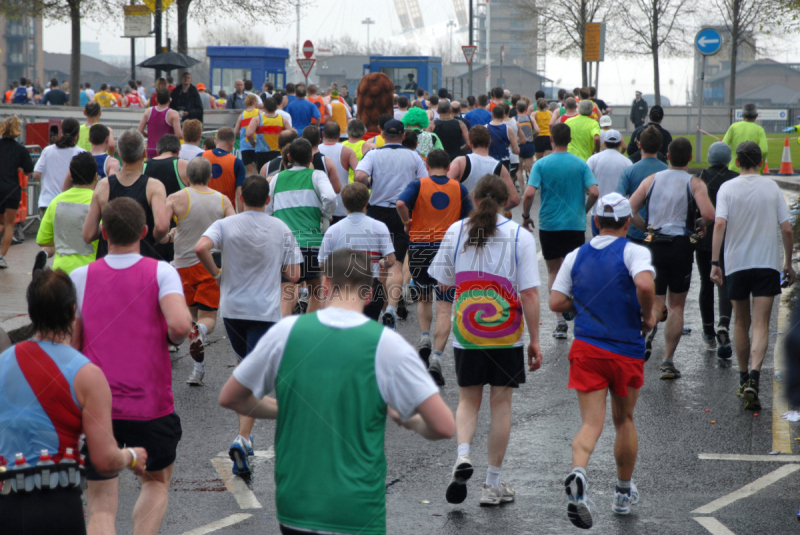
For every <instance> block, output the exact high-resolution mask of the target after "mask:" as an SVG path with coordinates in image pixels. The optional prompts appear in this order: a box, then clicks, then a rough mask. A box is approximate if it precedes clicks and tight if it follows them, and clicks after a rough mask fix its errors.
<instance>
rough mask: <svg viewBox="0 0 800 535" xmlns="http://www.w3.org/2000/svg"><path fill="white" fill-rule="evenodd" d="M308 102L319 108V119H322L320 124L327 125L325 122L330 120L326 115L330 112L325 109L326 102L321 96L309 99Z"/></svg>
mask: <svg viewBox="0 0 800 535" xmlns="http://www.w3.org/2000/svg"><path fill="white" fill-rule="evenodd" d="M307 100H308V101H309V102H310V103H311V104H313V105H314V106H316V107H317V111H319V117H320V119H319V122H320V123H321V124H325V121H327V120H328V118H327V117H326V115H327V113H328V110H327V108H326V107H325V101H324V100H323V99H322V97H320V96H319V95H318V96H316V97H308V98H307ZM314 124H317V123H314Z"/></svg>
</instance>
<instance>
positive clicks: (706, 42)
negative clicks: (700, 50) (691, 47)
mask: <svg viewBox="0 0 800 535" xmlns="http://www.w3.org/2000/svg"><path fill="white" fill-rule="evenodd" d="M714 43H719V39H709V38H708V37H705V36H703V37H701V38H700V39H698V40H697V44H698V45H700V46H706V45H711V44H714Z"/></svg>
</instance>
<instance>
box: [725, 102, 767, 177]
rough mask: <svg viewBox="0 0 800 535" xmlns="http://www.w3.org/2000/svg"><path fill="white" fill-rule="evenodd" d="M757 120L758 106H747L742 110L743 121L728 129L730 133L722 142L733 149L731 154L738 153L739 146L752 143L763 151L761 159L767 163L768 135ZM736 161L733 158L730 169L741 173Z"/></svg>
mask: <svg viewBox="0 0 800 535" xmlns="http://www.w3.org/2000/svg"><path fill="white" fill-rule="evenodd" d="M757 118H758V109H757V108H756V105H755V104H745V105H744V108H742V121H739V122H735V123H733V124H732V125H731V126H730V127H729V128H728V131H727V132H725V137H724V138H722V142H723V143H725V144H727V145H728V146H729V147H730V148H731V152H736V150H737V149H738V147H739V145H741V144H742V143H744V142H745V141H752V142H753V143H756V144H757V145H758V147H759V148H760V149H761V157H762V158H763V159H764V161H766V160H767V149H768V144H767V134H765V133H764V129H763V128H762V127H761V126H759V125H757V124H756V119H757ZM736 161H737V160H736V158H731V162H730V163H729V164H728V169H730V170H731V171H736V172H737V173H739V172H741V169H739V166H738V165H736Z"/></svg>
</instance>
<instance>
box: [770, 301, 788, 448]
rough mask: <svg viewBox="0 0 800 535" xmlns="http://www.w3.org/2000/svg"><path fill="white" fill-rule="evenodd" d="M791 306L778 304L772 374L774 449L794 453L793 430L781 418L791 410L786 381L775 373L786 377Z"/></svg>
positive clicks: (782, 303)
mask: <svg viewBox="0 0 800 535" xmlns="http://www.w3.org/2000/svg"><path fill="white" fill-rule="evenodd" d="M789 321H790V320H789V306H788V305H787V304H786V303H784V302H783V301H781V302H780V303H779V305H778V332H779V333H784V334H779V335H778V339H777V340H776V341H775V356H774V365H773V367H774V369H775V370H774V373H773V375H772V377H773V379H772V451H782V452H785V453H792V431H791V427H790V424H789V421H788V420H784V419H783V418H781V414H783V413H785V412H786V411H788V410H789V402H788V400H787V399H786V383H785V382H784V381H785V379H784V381H776V380H775V374H777V373H779V372H780V373H781V374H782V375H783V376H784V377H786V373H784V370H785V369H786V358H785V355H784V341H785V338H786V334H785V333H787V332H788V331H789Z"/></svg>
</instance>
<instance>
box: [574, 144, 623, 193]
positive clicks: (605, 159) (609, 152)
mask: <svg viewBox="0 0 800 535" xmlns="http://www.w3.org/2000/svg"><path fill="white" fill-rule="evenodd" d="M586 163H587V164H589V169H591V170H592V174H594V178H595V180H597V189H598V190H600V197H602V196H603V195H607V194H609V193H614V192H615V191H617V185H618V184H619V178H620V177H621V176H622V172H623V171H625V169H627V168H628V167H630V166H631V165H633V162H631V161H630V159H628V158H627V157H625V156H623V155H622V154H620V153H619V151H617V150H615V149H605V150H603V151H600V152H598V153H597V154H593V155H592V156H590V157H589V159H588V160H587V161H586Z"/></svg>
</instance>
